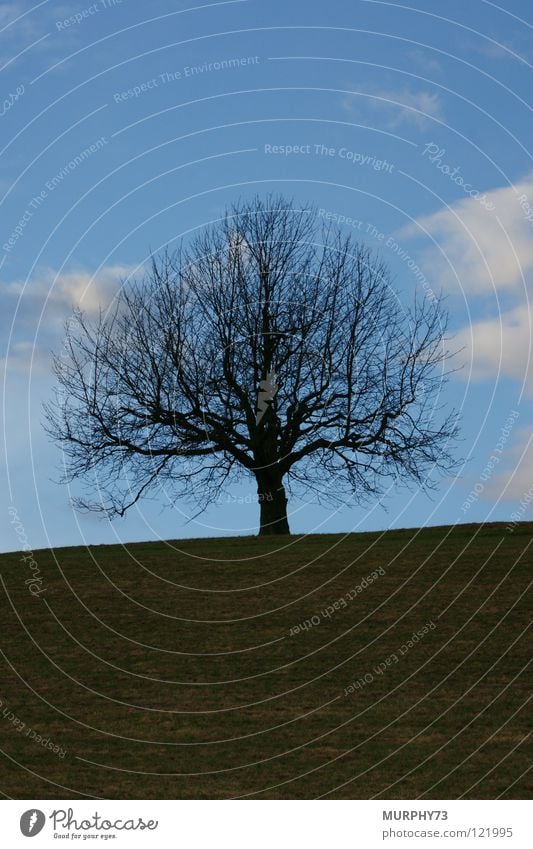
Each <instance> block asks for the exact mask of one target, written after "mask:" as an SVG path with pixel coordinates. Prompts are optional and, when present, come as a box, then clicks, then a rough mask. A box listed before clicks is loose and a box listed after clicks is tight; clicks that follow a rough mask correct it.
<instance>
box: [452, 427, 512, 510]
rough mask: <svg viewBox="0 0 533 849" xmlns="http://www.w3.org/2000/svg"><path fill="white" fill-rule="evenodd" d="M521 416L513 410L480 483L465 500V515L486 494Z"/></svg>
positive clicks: (462, 506)
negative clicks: (487, 486)
mask: <svg viewBox="0 0 533 849" xmlns="http://www.w3.org/2000/svg"><path fill="white" fill-rule="evenodd" d="M519 415H520V413H519V412H518V411H517V410H512V411H511V413H510V414H509V416H508V417H507V420H506V422H505V424H504V426H503V427H502V429H501V431H500V437H499V439H498V442H497V443H496V445H495V447H494V449H493V452H492V454H491V456H490V458H489V460H488V462H487V464H486V466H485V468H484V469H483V471H482V472H481V474H480V476H479V480H478V482H477V483H476V484H475V486H473V487H472V489H471V490H470V492H469V494H468V497H467V498H466V499H465V501H463V503H462V505H461V512H462V513H463V515H464V514H465V513H466V512H467V511H468V510H470V508H471V506H472V504H475V503H476V501H478V500H479V496H480V495H481V494H482V493H483V492H484V490H485V484H486V483H487V481H489V480H490V479H491V477H492V475H493V474H494V470H495V468H496V466H497V465H498V464H499V462H500V459H501V455H502V453H503V449H504V448H505V444H506V442H507V440H508V439H509V436H510V435H511V431H512V429H513V427H514V424H515V422H516V420H517V419H518V416H519Z"/></svg>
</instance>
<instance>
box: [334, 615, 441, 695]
mask: <svg viewBox="0 0 533 849" xmlns="http://www.w3.org/2000/svg"><path fill="white" fill-rule="evenodd" d="M436 627H437V626H436V625H435V623H434V622H433V620H432V619H430V620H429V622H426V624H425V625H424V626H423V627H422V628H420V630H419V631H414V632H413V634H412V635H411V637H410V638H409V639H408V640H407V641H406V642H405V643H403V645H402V646H401V647H400V648H399V649H398V651H396V652H392V653H391V654H389V656H388V657H386V658H385V660H381V661H380V662H379V663H378V664H377V665H376V666H374V668H373V670H372V672H365V674H364V675H362V676H361V678H358V679H357V681H353V682H352V683H351V684H349V685H348V686H347V687H345V688H344V695H345V696H349V695H351V694H352V693H355V692H356V690H363V689H364V688H365V687H366V686H368V684H372V682H373V681H375V680H376V676H379V675H383V673H384V672H385V671H386V670H387V669H390V668H391V667H392V666H395V665H396V664H397V663H399V662H400V659H401V658H402V657H404V656H405V655H406V654H407V652H409V651H411V649H412V648H413V647H414V646H416V645H418V643H419V642H420V641H421V640H423V639H424V637H425V636H426V634H429V632H430V631H434V630H435V628H436Z"/></svg>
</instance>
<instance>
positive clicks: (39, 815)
mask: <svg viewBox="0 0 533 849" xmlns="http://www.w3.org/2000/svg"><path fill="white" fill-rule="evenodd" d="M45 823H46V817H45V815H44V814H43V812H42V811H40V810H39V809H38V808H31V809H30V810H29V811H25V812H24V813H23V814H22V816H21V818H20V830H21V832H22V834H23V835H24V837H35V836H36V835H37V834H39V832H41V831H42V830H43V828H44V826H45Z"/></svg>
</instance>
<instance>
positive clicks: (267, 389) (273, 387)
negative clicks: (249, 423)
mask: <svg viewBox="0 0 533 849" xmlns="http://www.w3.org/2000/svg"><path fill="white" fill-rule="evenodd" d="M276 376H277V375H276V373H275V372H274V371H268V372H267V376H266V378H265V380H262V381H261V382H260V384H259V392H258V394H257V414H256V417H255V423H256V425H258V424H259V422H260V421H261V419H262V418H263V416H264V415H265V413H266V411H267V410H268V405H269V403H270V402H271V401H273V400H274V398H275V396H276V392H277V391H278V385H277V383H276Z"/></svg>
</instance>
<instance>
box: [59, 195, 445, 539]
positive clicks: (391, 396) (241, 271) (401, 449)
mask: <svg viewBox="0 0 533 849" xmlns="http://www.w3.org/2000/svg"><path fill="white" fill-rule="evenodd" d="M445 324H446V316H445V314H444V313H443V311H442V309H441V304H440V303H439V301H437V300H435V299H433V300H429V299H428V298H423V297H422V298H418V299H416V298H415V299H414V302H413V305H412V307H411V308H410V309H406V308H404V306H402V303H401V301H400V299H399V297H398V294H397V293H396V291H395V290H394V289H393V287H392V285H391V282H390V278H389V275H388V272H387V269H386V268H385V266H384V265H383V264H382V262H381V261H380V260H379V258H378V257H376V256H374V255H373V254H372V253H371V252H370V251H369V250H368V249H366V248H365V247H364V246H362V245H360V244H358V243H355V242H354V241H353V240H352V238H351V237H350V236H344V235H342V234H341V232H340V231H338V230H337V229H335V228H334V227H330V226H328V227H320V226H319V224H318V219H317V215H316V211H315V210H314V209H313V208H311V207H306V208H304V209H300V208H295V207H294V205H293V204H292V203H288V202H286V201H285V200H283V198H281V197H268V198H267V199H266V200H265V201H262V200H261V199H259V198H256V199H254V200H253V201H252V202H242V203H239V204H237V205H235V206H234V207H232V208H231V209H230V210H229V211H228V212H227V213H226V214H225V216H224V218H223V219H222V220H221V221H219V222H217V223H215V224H214V225H212V226H210V227H208V228H206V229H205V230H204V231H203V233H202V235H200V236H198V237H197V238H196V239H195V240H193V241H192V243H191V244H190V245H189V246H188V247H182V248H181V249H180V250H178V251H177V252H176V253H173V254H169V253H166V254H164V255H163V256H161V257H158V258H156V259H154V260H153V261H152V265H151V269H150V271H149V272H148V273H147V274H146V275H145V276H144V277H143V278H142V279H139V280H136V281H134V282H133V283H130V284H127V285H124V286H123V288H122V290H121V292H120V294H119V296H118V297H117V299H116V301H115V303H114V305H113V307H112V308H111V309H110V310H108V312H107V313H105V314H101V316H100V319H99V320H98V321H97V322H94V323H91V322H89V321H87V320H86V319H85V318H84V317H83V315H80V316H79V318H78V322H77V323H76V324H75V325H73V324H72V323H70V324H69V326H68V332H67V338H66V342H65V346H66V347H65V349H64V352H63V354H62V355H61V356H57V357H56V358H55V372H56V375H57V378H58V381H59V387H58V389H57V392H56V397H55V401H53V402H52V403H51V404H50V405H48V406H47V409H46V414H47V428H48V430H49V432H50V433H51V435H52V436H53V437H54V438H55V439H56V440H58V441H59V443H60V444H61V445H62V447H63V451H64V455H65V459H66V466H65V467H66V479H67V480H73V479H77V478H82V479H84V480H85V481H86V482H89V485H90V486H91V488H92V491H93V493H94V491H95V483H94V482H93V483H92V484H91V483H90V480H91V478H92V477H93V476H94V475H95V474H96V484H97V488H98V498H94V497H92V498H88V499H78V500H77V504H78V506H81V507H85V508H88V509H98V510H103V511H105V512H107V513H108V514H109V515H117V514H118V515H123V514H124V512H125V511H126V510H127V509H128V507H130V506H131V505H133V504H135V503H136V502H137V501H138V499H139V498H141V497H142V496H144V495H146V494H148V493H150V492H151V493H152V494H154V492H155V491H156V489H157V487H158V486H163V487H164V492H165V496H166V497H167V498H170V499H175V498H178V497H187V498H192V499H194V500H195V501H196V502H197V504H198V506H199V507H200V508H201V509H204V508H205V507H206V506H207V505H208V504H209V503H210V502H212V501H213V500H214V499H215V498H216V497H217V495H218V494H219V493H220V491H221V489H223V487H224V486H225V484H226V482H228V481H229V480H230V479H231V480H234V479H235V478H237V477H238V476H249V477H252V478H253V479H255V482H256V485H257V496H258V501H259V504H260V514H261V517H260V533H261V534H287V533H289V525H288V520H287V492H290V493H292V492H293V491H294V490H295V489H297V488H300V489H303V490H305V489H307V490H311V491H312V492H313V493H315V494H316V496H317V497H318V498H319V500H321V501H326V502H333V503H338V502H339V501H340V502H342V500H343V499H346V497H347V496H348V495H349V496H350V497H352V498H355V499H356V500H357V501H361V500H364V499H365V498H368V497H375V496H376V495H377V494H378V493H380V492H382V490H383V487H384V486H385V485H386V484H387V483H388V482H389V483H390V481H391V480H393V479H394V480H399V481H407V480H411V481H415V482H416V483H417V484H418V485H420V486H422V487H430V486H432V483H431V481H432V478H430V475H431V473H432V472H433V471H434V470H435V469H440V470H446V469H449V468H450V467H451V465H452V458H451V455H450V453H449V450H448V445H449V442H450V440H451V438H452V437H454V436H455V433H456V426H455V417H454V414H453V412H451V413H449V414H448V415H444V414H442V415H441V411H440V409H439V406H438V399H439V393H440V389H441V387H442V384H443V382H444V381H445V379H446V361H447V359H448V358H449V356H450V354H449V352H448V351H447V349H446V326H445ZM441 419H442V420H441Z"/></svg>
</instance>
